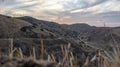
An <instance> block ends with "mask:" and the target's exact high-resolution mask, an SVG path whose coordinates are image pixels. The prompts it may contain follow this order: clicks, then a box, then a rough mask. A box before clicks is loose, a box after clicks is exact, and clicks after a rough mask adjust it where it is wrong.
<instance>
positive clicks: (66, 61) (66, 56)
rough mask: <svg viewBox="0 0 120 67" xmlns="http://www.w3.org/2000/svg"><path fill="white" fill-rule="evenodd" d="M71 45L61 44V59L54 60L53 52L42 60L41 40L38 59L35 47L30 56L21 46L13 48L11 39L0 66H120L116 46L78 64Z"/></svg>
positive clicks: (119, 51) (119, 56)
mask: <svg viewBox="0 0 120 67" xmlns="http://www.w3.org/2000/svg"><path fill="white" fill-rule="evenodd" d="M70 47H71V45H70V44H68V45H67V46H66V45H65V46H61V52H62V59H61V60H60V61H56V56H54V55H53V54H50V55H47V60H44V54H45V53H46V50H45V48H44V44H43V41H42V40H41V48H40V49H41V50H40V53H41V54H40V59H39V60H38V59H36V53H35V48H34V47H33V49H32V50H31V53H30V54H31V55H30V57H29V58H28V57H26V56H25V55H23V53H22V50H21V48H13V39H11V44H10V47H9V54H8V55H7V56H5V55H2V54H1V55H0V67H119V66H120V50H119V48H118V47H113V51H112V52H111V53H108V52H106V53H105V54H103V53H102V51H101V50H98V52H97V54H96V55H95V56H93V58H89V57H87V58H86V59H85V62H83V63H84V64H83V65H79V64H78V58H76V56H74V54H73V53H72V51H70Z"/></svg>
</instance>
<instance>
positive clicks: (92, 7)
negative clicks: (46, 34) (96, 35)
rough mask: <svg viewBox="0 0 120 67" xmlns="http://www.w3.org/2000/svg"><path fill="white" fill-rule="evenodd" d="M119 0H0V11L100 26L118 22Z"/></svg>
mask: <svg viewBox="0 0 120 67" xmlns="http://www.w3.org/2000/svg"><path fill="white" fill-rule="evenodd" d="M119 4H120V0H12V1H11V0H4V1H2V0H0V13H1V14H5V15H10V16H25V15H27V16H32V17H36V18H38V19H43V20H50V21H55V22H58V23H61V24H62V23H67V24H73V23H88V24H91V25H96V26H102V25H103V22H106V23H107V24H108V25H110V26H112V25H114V26H115V25H118V24H119V23H120V20H119V18H120V5H119Z"/></svg>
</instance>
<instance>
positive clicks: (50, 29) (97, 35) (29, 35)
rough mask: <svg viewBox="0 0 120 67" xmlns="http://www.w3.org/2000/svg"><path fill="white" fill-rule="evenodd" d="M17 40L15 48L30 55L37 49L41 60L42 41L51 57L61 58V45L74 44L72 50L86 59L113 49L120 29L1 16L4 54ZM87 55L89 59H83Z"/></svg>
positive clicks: (118, 40)
mask: <svg viewBox="0 0 120 67" xmlns="http://www.w3.org/2000/svg"><path fill="white" fill-rule="evenodd" d="M11 38H12V39H13V45H14V47H15V48H21V49H22V51H23V54H24V55H26V56H29V55H30V50H31V49H33V47H35V48H36V51H35V52H36V54H37V55H36V56H37V57H39V54H40V47H41V45H42V44H41V41H42V40H43V44H44V48H46V51H47V52H48V54H51V53H52V54H53V55H55V56H57V58H59V59H60V58H61V55H60V53H61V51H60V48H61V46H65V45H68V44H69V43H70V44H71V48H70V50H71V51H72V52H73V54H74V55H75V56H76V57H77V58H79V63H80V64H83V62H81V61H83V59H85V58H86V57H87V56H89V57H90V58H91V57H92V56H93V55H95V53H96V51H97V50H98V49H102V50H110V48H111V45H109V44H116V43H119V42H120V27H114V28H112V27H95V26H90V25H88V24H72V25H66V24H58V23H55V22H50V21H44V20H38V19H35V18H32V17H28V16H25V17H9V16H4V15H0V51H2V52H5V53H7V52H8V48H9V45H10V43H11V41H12V40H11ZM83 55H84V56H85V57H84V58H83Z"/></svg>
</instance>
